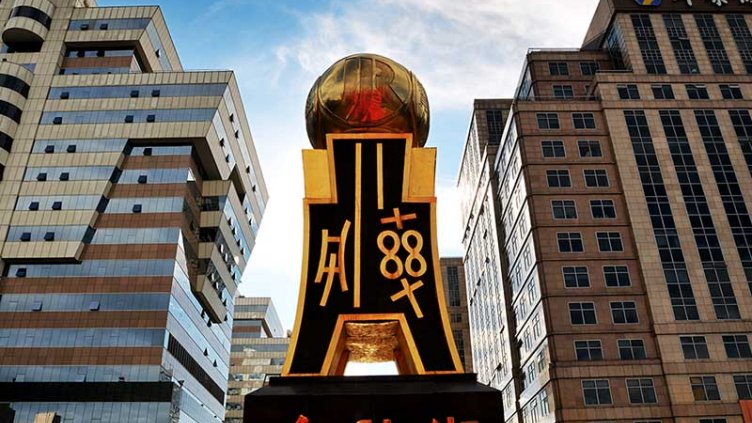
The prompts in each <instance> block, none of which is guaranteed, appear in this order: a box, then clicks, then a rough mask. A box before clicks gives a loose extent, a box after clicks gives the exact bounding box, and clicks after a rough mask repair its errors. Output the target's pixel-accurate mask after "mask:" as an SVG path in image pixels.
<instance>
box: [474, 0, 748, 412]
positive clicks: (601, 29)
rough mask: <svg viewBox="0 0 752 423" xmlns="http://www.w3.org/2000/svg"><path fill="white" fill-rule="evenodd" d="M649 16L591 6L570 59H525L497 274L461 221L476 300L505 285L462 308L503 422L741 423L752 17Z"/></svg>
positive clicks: (723, 12)
mask: <svg viewBox="0 0 752 423" xmlns="http://www.w3.org/2000/svg"><path fill="white" fill-rule="evenodd" d="M642 3H649V4H646V5H643V4H642ZM660 3H661V2H639V1H638V2H636V1H633V0H601V2H600V4H599V6H598V8H597V11H596V13H595V16H594V18H593V21H592V24H591V27H590V29H589V30H588V33H587V37H586V40H585V42H584V43H583V46H582V47H581V48H578V49H571V50H531V51H529V52H528V54H527V60H526V63H525V66H524V69H523V72H522V78H521V81H520V83H519V85H518V88H517V92H516V94H515V100H514V103H513V104H512V109H511V110H512V111H511V114H510V118H509V119H508V120H507V122H506V127H505V129H504V134H503V136H502V139H501V143H500V145H499V146H498V148H497V153H496V155H495V159H494V162H493V163H492V164H491V165H490V170H489V171H488V174H489V178H491V179H493V180H494V181H493V182H491V183H490V185H491V186H492V189H493V190H494V191H493V193H492V195H493V198H494V199H495V201H496V202H495V208H494V209H493V215H494V216H496V221H495V222H494V223H495V226H494V229H493V230H491V229H490V228H489V230H488V232H489V233H493V231H496V235H497V236H498V238H496V239H497V240H498V254H499V257H500V259H499V261H498V267H497V268H496V269H494V270H489V269H488V267H489V266H491V265H492V264H493V260H494V257H493V252H491V251H489V252H488V257H487V258H480V259H479V258H478V257H477V256H476V254H477V253H476V252H475V251H476V250H475V249H473V247H472V243H473V239H474V235H473V234H474V233H477V229H475V230H474V229H473V227H474V226H473V225H472V219H470V218H468V219H466V221H467V222H469V225H468V227H466V245H467V246H468V253H467V254H466V257H465V267H466V271H467V274H468V279H467V283H468V291H469V292H470V298H471V299H475V298H477V297H475V295H474V294H473V292H474V290H476V289H477V290H478V292H483V290H484V289H486V288H484V285H495V284H497V283H498V284H499V285H500V286H498V287H496V286H495V287H493V288H487V289H488V291H489V292H499V293H500V294H501V297H500V298H499V297H496V298H494V303H493V304H490V302H489V303H485V304H483V305H481V306H480V308H481V310H477V311H473V307H474V306H475V303H471V305H470V308H471V327H472V328H473V343H474V346H475V347H476V348H475V350H474V356H473V358H474V364H475V369H476V371H477V372H478V375H479V379H480V380H481V381H482V382H485V383H491V384H493V385H494V386H496V387H498V388H499V389H501V390H502V396H503V398H504V405H505V409H504V413H505V419H506V421H509V422H524V423H530V422H553V421H566V422H585V421H614V422H615V421H619V422H693V423H724V422H727V423H732V422H734V423H741V422H743V421H744V420H743V418H742V411H741V410H742V408H743V407H748V405H746V404H748V403H745V401H748V400H750V399H752V351H750V344H749V338H750V335H751V334H752V296H751V290H752V285H751V284H750V282H752V271H751V270H752V237H751V236H750V235H752V220H751V219H750V213H749V211H750V210H752V208H751V207H752V194H750V190H749V188H748V187H752V118H750V110H749V109H750V106H751V105H752V84H750V81H752V80H751V79H750V73H751V72H752V34H751V32H750V28H751V27H752V6H751V5H750V4H749V3H747V2H741V1H736V0H730V1H728V2H711V1H694V2H685V1H674V2H667V1H664V2H662V3H663V4H660ZM717 3H718V4H717ZM477 113H478V112H477V110H476V115H475V116H474V119H473V122H475V119H477ZM474 125H475V123H473V124H471V134H472V131H473V126H474ZM471 141H472V136H471V137H469V139H468V144H470V142H471ZM469 149H470V148H469V147H468V148H466V154H467V150H469ZM465 165H466V162H464V161H463V168H462V169H461V174H460V181H462V177H463V175H464V172H465V171H466V169H465ZM460 185H461V186H463V184H462V183H460ZM745 187H747V188H746V189H745ZM463 189H464V191H465V193H464V195H465V200H467V201H468V202H477V200H476V198H477V196H478V191H477V189H474V190H469V189H467V187H463ZM489 203H491V202H490V201H489ZM468 210H469V208H468ZM483 212H484V214H488V213H489V208H485V209H483ZM465 215H466V216H468V217H475V218H476V219H481V218H480V216H481V215H482V214H481V213H480V212H476V211H475V209H473V210H471V211H469V212H466V214H465ZM476 227H477V226H476ZM468 231H469V233H468ZM475 236H477V235H475ZM489 273H491V274H492V275H493V276H491V277H486V276H483V275H484V274H489ZM496 273H498V274H499V275H500V276H497V275H496ZM488 295H493V294H485V293H484V294H483V296H482V297H481V298H479V299H478V300H477V301H478V303H480V301H482V298H485V297H486V296H488ZM485 308H488V311H486V310H485ZM493 315H496V316H500V321H499V322H493V321H489V320H488V316H493ZM497 333H500V334H501V336H499V338H500V339H499V341H498V342H497V341H494V342H489V343H485V344H484V342H488V341H487V340H488V339H493V338H494V337H495V336H497ZM505 333H509V337H510V338H509V340H507V339H505V338H504V335H505ZM476 338H478V339H480V340H481V341H480V348H477V346H478V342H476ZM489 344H490V345H491V347H489V346H488V345H489ZM493 348H497V349H498V353H496V352H494V351H493ZM509 348H511V351H510V350H509ZM505 354H507V355H505ZM507 366H509V369H506V367H507Z"/></svg>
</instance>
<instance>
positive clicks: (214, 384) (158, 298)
mask: <svg viewBox="0 0 752 423" xmlns="http://www.w3.org/2000/svg"><path fill="white" fill-rule="evenodd" d="M0 17H1V18H0V28H2V32H1V35H2V40H3V46H2V51H1V52H0V58H1V59H2V61H1V62H0V140H1V142H0V144H1V145H0V165H1V166H0V168H2V169H3V173H2V180H1V181H0V209H1V212H0V228H1V231H0V236H1V237H2V238H1V239H2V244H1V245H0V247H1V248H2V250H1V252H0V258H1V259H2V268H3V273H2V278H1V279H0V398H1V399H2V401H3V402H10V403H11V407H12V408H13V409H14V410H15V414H16V416H15V421H16V422H17V423H30V422H32V421H33V420H34V416H35V415H36V414H38V413H46V412H54V413H56V414H57V415H58V416H59V417H61V418H62V419H61V420H62V421H65V422H102V423H104V422H126V421H128V422H136V421H143V422H147V421H148V422H168V421H169V422H212V421H216V422H221V421H222V420H223V418H224V414H225V395H226V391H227V374H228V372H229V369H230V337H231V330H232V323H233V319H232V316H233V308H234V307H233V301H234V300H233V298H234V296H235V293H236V290H237V285H238V284H239V283H240V280H241V275H242V273H243V270H244V268H245V267H246V264H247V262H248V260H249V257H250V254H251V250H252V248H253V246H254V242H255V236H256V232H257V230H258V226H259V223H260V221H261V217H262V214H263V212H264V208H265V204H266V202H267V191H266V187H265V184H264V179H263V177H262V174H261V168H260V166H259V161H258V158H257V156H256V152H255V149H254V146H253V142H252V140H251V132H250V128H249V125H248V121H247V118H246V115H245V111H244V109H243V104H242V101H241V97H240V94H239V92H238V86H237V82H236V80H235V77H234V76H233V73H232V72H229V71H217V72H187V71H184V70H183V69H182V66H181V64H180V60H179V58H178V55H177V52H176V51H175V47H174V45H173V42H172V40H171V39H170V35H169V32H168V30H167V27H166V26H165V22H164V19H163V16H162V13H161V12H160V10H159V8H157V7H96V6H95V4H94V1H89V0H86V1H84V0H14V1H8V2H3V3H2V4H0Z"/></svg>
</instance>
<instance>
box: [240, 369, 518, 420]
mask: <svg viewBox="0 0 752 423" xmlns="http://www.w3.org/2000/svg"><path fill="white" fill-rule="evenodd" d="M300 416H304V417H305V418H306V419H308V420H307V421H308V422H310V423H357V422H362V423H365V422H372V423H384V422H385V421H388V422H390V423H435V422H438V423H463V422H466V423H471V422H473V423H475V422H477V423H502V422H503V421H504V414H503V411H502V399H501V392H499V391H498V390H496V389H492V388H489V387H487V386H485V385H481V384H479V383H478V382H476V377H475V375H474V374H452V375H430V376H366V377H342V376H337V377H332V376H327V377H277V378H273V379H271V380H270V384H269V386H267V387H265V388H262V389H259V390H258V391H256V392H253V393H251V394H249V395H247V396H246V397H245V416H244V422H245V423H296V422H297V421H298V418H299V417H300ZM301 421H305V420H301Z"/></svg>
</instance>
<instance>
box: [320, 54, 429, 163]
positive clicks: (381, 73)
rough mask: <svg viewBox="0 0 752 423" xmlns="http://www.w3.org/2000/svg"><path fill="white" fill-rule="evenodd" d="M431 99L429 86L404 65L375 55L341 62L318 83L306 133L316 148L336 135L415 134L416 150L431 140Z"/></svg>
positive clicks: (347, 58) (327, 71) (353, 57)
mask: <svg viewBox="0 0 752 423" xmlns="http://www.w3.org/2000/svg"><path fill="white" fill-rule="evenodd" d="M428 127H429V110H428V98H427V97H426V91H425V89H423V85H421V83H420V82H419V81H418V78H416V77H415V75H413V73H412V72H410V71H409V70H407V69H406V68H405V67H404V66H402V65H400V64H399V63H397V62H395V61H393V60H391V59H388V58H386V57H383V56H378V55H375V54H356V55H352V56H348V57H345V58H344V59H340V60H339V61H337V62H336V63H335V64H333V65H332V66H331V67H330V68H329V69H327V70H326V72H324V73H323V74H322V75H321V76H320V77H319V78H318V79H317V80H316V83H315V84H313V87H312V88H311V92H310V93H309V94H308V101H307V102H306V129H307V130H308V138H309V139H310V140H311V144H312V145H313V147H314V148H326V134H331V133H363V132H384V133H412V134H413V143H414V146H415V147H422V146H423V145H425V143H426V139H427V138H428Z"/></svg>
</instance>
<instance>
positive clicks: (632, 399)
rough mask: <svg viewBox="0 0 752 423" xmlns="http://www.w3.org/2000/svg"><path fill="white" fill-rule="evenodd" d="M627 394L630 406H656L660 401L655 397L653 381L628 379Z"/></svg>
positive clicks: (648, 379)
mask: <svg viewBox="0 0 752 423" xmlns="http://www.w3.org/2000/svg"><path fill="white" fill-rule="evenodd" d="M627 392H628V393H629V403H630V404H655V403H657V402H658V399H657V398H656V396H655V387H654V386H653V379H650V378H642V379H627Z"/></svg>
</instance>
